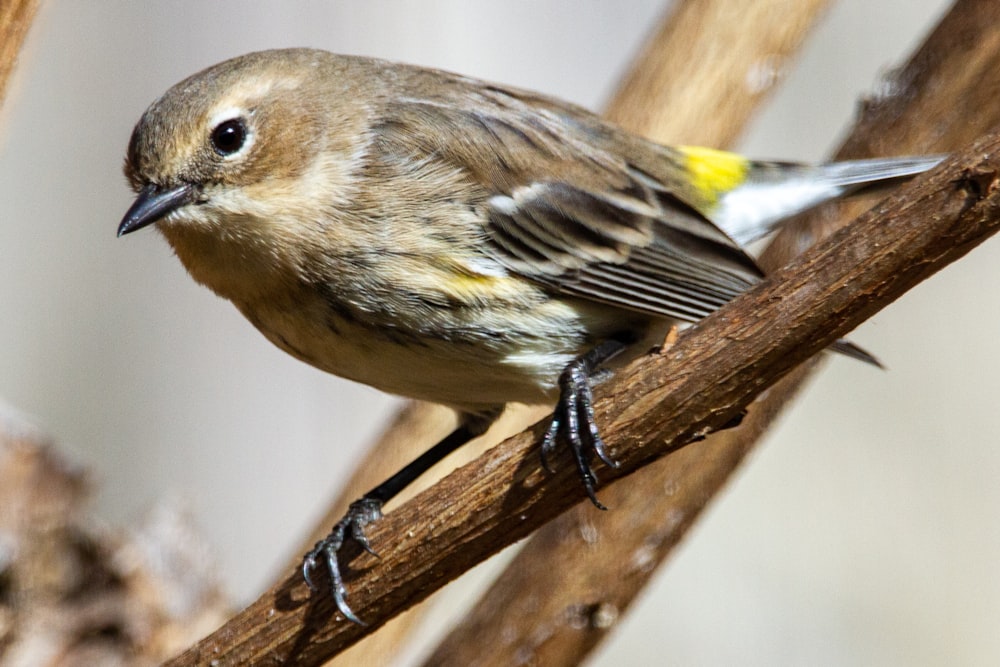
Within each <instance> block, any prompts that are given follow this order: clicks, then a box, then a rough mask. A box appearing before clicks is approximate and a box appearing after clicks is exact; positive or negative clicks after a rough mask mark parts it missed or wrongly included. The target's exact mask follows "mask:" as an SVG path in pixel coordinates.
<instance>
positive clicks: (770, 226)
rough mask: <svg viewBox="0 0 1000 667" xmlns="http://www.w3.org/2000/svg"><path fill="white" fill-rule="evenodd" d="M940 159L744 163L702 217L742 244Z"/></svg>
mask: <svg viewBox="0 0 1000 667" xmlns="http://www.w3.org/2000/svg"><path fill="white" fill-rule="evenodd" d="M943 157H944V156H941V155H926V156H914V157H892V158H873V159H868V160H847V161H844V162H830V163H828V164H821V165H799V164H789V163H787V162H750V163H749V169H748V170H747V174H746V177H745V178H744V179H743V180H742V182H741V183H740V184H739V185H737V186H736V187H734V188H732V189H731V190H729V191H727V192H725V193H724V194H722V195H721V196H720V197H719V199H718V202H717V203H716V204H715V206H713V209H712V210H711V211H707V212H706V215H707V216H708V217H709V219H710V220H712V222H714V223H715V224H716V225H718V226H719V227H721V228H722V229H723V231H725V232H726V233H727V234H729V236H730V237H732V238H733V240H734V241H736V242H737V243H739V244H740V245H746V244H747V243H750V242H751V241H754V240H756V239H758V238H760V237H762V236H765V235H766V234H768V233H769V232H771V231H773V230H774V229H775V228H776V227H777V226H778V225H779V224H780V223H781V222H782V221H783V220H785V219H787V218H790V217H791V216H793V215H795V214H797V213H801V212H802V211H805V210H807V209H810V208H812V207H814V206H817V205H818V204H821V203H823V202H825V201H828V200H830V199H836V198H837V197H842V196H844V195H846V194H849V193H852V192H856V191H858V190H860V189H863V188H868V187H870V186H872V185H875V186H878V185H882V184H888V183H891V182H892V181H895V180H898V179H901V178H906V177H909V176H914V175H916V174H919V173H921V172H924V171H927V170H928V169H930V168H931V167H933V166H935V165H936V164H938V163H939V162H940V161H941V160H942V159H943Z"/></svg>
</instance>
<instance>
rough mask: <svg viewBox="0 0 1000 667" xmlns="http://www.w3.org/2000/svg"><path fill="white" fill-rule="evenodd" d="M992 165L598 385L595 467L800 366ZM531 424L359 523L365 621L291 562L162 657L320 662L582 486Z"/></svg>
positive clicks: (714, 413) (975, 156) (920, 186)
mask: <svg viewBox="0 0 1000 667" xmlns="http://www.w3.org/2000/svg"><path fill="white" fill-rule="evenodd" d="M998 173H1000V139H998V138H997V137H996V136H990V137H987V138H986V139H984V140H982V141H979V142H977V143H976V144H975V145H974V146H972V147H971V148H970V149H969V150H968V151H966V152H965V153H964V154H961V155H958V156H956V157H953V158H950V159H949V160H947V161H946V163H945V164H943V165H942V166H941V167H938V168H937V169H935V170H934V171H933V172H932V173H930V174H929V175H926V176H924V177H922V178H920V179H917V180H915V181H914V182H912V183H910V184H909V185H907V186H905V187H904V188H901V189H900V190H899V191H898V192H897V193H896V194H894V195H893V196H892V197H890V198H889V199H887V200H886V201H885V202H884V203H882V204H881V205H879V206H878V207H877V208H875V209H873V210H872V211H871V212H869V213H867V214H865V215H863V216H862V217H861V218H859V219H858V220H857V221H855V222H854V223H853V224H852V225H850V226H849V227H848V228H846V229H844V230H841V231H840V232H838V233H837V234H835V235H834V236H833V237H831V238H830V239H827V240H826V241H824V242H822V243H820V244H819V245H817V246H816V247H814V248H812V249H811V250H809V251H808V252H806V253H805V254H804V255H803V256H802V257H800V258H799V259H797V260H796V261H794V262H793V263H791V264H789V265H788V266H787V267H785V268H783V269H781V270H779V271H778V272H776V273H775V274H774V276H772V277H771V278H769V279H768V280H766V281H765V282H764V283H762V284H761V285H758V286H757V287H755V288H754V289H752V290H750V291H749V292H747V293H746V294H744V295H741V296H740V297H739V298H737V299H736V300H734V301H733V302H732V303H730V304H727V305H726V306H725V307H724V308H722V309H721V310H719V311H718V312H716V313H714V314H713V315H711V316H710V317H708V318H706V320H705V321H704V322H703V323H701V324H700V325H698V326H696V327H693V328H692V329H690V330H688V331H685V332H684V333H682V334H681V335H680V337H679V339H678V341H677V343H676V345H674V346H672V347H671V348H670V349H668V350H666V351H665V352H663V353H662V354H653V355H647V356H645V357H643V358H641V359H638V360H636V361H635V362H634V363H632V364H630V365H629V366H628V367H626V368H625V369H623V370H622V371H621V372H620V373H619V374H618V375H617V376H616V377H615V378H614V379H612V380H610V381H608V382H607V383H606V384H604V385H601V387H599V388H598V391H597V392H596V393H597V402H596V405H595V412H596V418H597V421H598V423H600V424H602V426H603V434H604V436H605V438H606V440H607V442H608V444H609V446H610V449H611V453H612V455H613V456H614V457H615V458H616V459H617V460H619V461H620V462H621V467H620V468H619V469H618V470H608V469H606V468H604V467H599V469H598V473H599V474H600V475H601V477H602V478H606V479H618V478H621V477H624V476H626V475H628V474H630V473H632V472H634V471H636V470H637V469H639V468H640V467H641V466H643V465H645V464H648V463H649V462H651V461H653V460H655V459H657V458H659V457H661V456H663V455H665V454H667V453H669V452H671V451H674V450H676V449H678V448H679V447H681V446H683V445H685V444H686V443H690V442H694V441H697V440H699V439H700V438H702V437H703V436H704V435H705V434H707V433H709V432H711V431H713V430H715V429H718V428H720V427H722V426H724V425H725V424H727V423H730V422H731V421H732V420H733V419H734V418H735V417H736V416H737V415H739V414H740V412H741V411H742V410H743V409H744V408H745V406H746V405H747V404H749V402H750V401H752V400H753V398H754V397H755V396H756V395H757V394H758V393H759V392H761V391H763V390H764V389H766V388H767V387H769V386H771V385H772V384H773V383H774V382H776V381H777V380H778V379H780V378H781V377H782V376H784V375H785V374H787V373H788V372H789V371H790V370H792V369H793V368H794V367H795V366H796V365H797V364H799V363H801V362H802V361H804V360H806V359H807V358H809V357H810V356H812V355H814V354H816V353H817V352H819V351H821V350H823V349H824V348H825V347H827V346H828V345H829V344H830V343H831V342H832V341H833V340H834V339H835V338H837V337H839V336H842V335H844V334H845V333H847V332H848V331H850V330H851V329H853V328H854V327H856V326H857V325H858V324H860V323H861V322H862V321H864V320H865V319H866V318H867V317H869V316H871V315H872V314H874V313H875V312H877V311H878V310H879V309H881V308H882V307H884V306H886V305H888V304H889V303H891V302H892V301H893V300H894V299H896V298H898V297H899V296H900V295H901V294H902V293H903V292H905V291H906V290H907V289H909V288H910V287H913V286H914V285H916V284H917V283H919V282H920V281H922V280H924V279H925V278H927V277H928V276H930V275H931V274H933V273H934V272H936V271H938V270H940V269H941V268H943V267H944V266H946V265H947V264H948V263H950V262H952V261H954V260H955V259H958V258H959V257H961V256H962V255H964V254H965V253H966V252H968V251H969V250H970V249H971V248H972V247H974V246H975V245H976V244H978V243H980V242H982V241H983V240H984V239H985V238H986V237H987V236H989V235H990V234H992V233H993V232H995V231H996V229H997V227H998V226H1000V189H998V188H997V187H996V185H997V178H998ZM931 211H933V214H932V215H929V214H928V212H931ZM621 406H626V407H624V409H622V407H621ZM543 429H544V424H538V425H536V426H535V427H534V428H532V429H531V430H530V431H528V432H525V433H522V434H519V435H518V436H515V437H514V438H511V439H509V440H507V441H505V442H504V443H502V444H501V445H498V446H497V447H495V448H493V449H491V450H489V451H488V452H487V453H485V454H484V455H483V456H482V457H480V458H479V459H478V460H477V461H475V462H474V463H472V464H470V465H466V466H464V467H462V468H460V469H458V470H456V471H455V472H453V473H452V474H450V475H448V476H447V477H445V478H444V479H443V480H441V482H440V483H439V484H437V485H436V486H435V487H434V488H432V489H429V490H428V491H425V492H423V493H421V494H420V495H418V496H417V497H416V498H414V499H413V500H412V501H411V502H409V503H406V504H405V505H403V506H402V507H401V508H399V509H398V510H397V511H395V512H392V513H390V514H388V515H387V516H386V517H385V519H384V520H383V521H382V522H380V523H378V524H376V525H375V526H374V527H373V528H372V530H371V535H370V537H371V539H372V542H373V543H374V544H377V545H379V551H380V554H381V558H379V559H375V558H372V557H370V556H368V555H367V554H358V557H356V558H355V559H354V561H353V563H352V565H353V567H352V569H351V570H350V573H349V576H348V579H347V585H348V587H349V589H350V590H351V592H352V595H353V598H352V603H353V604H354V605H355V610H356V611H357V613H358V615H359V616H360V617H361V618H364V619H366V620H367V621H369V622H370V623H371V626H369V627H367V628H363V627H360V626H357V625H354V624H352V623H349V622H346V621H344V620H343V619H342V618H340V617H339V615H337V614H336V613H335V610H334V607H333V604H332V602H331V600H330V598H329V596H312V595H310V594H309V591H308V589H307V588H306V586H305V584H304V583H303V582H302V580H301V575H300V573H299V572H298V571H297V570H296V571H292V572H290V573H289V574H288V576H287V578H286V579H285V580H284V581H283V582H281V583H279V584H278V585H276V586H275V587H274V588H272V589H271V590H270V591H268V592H267V593H265V594H264V595H263V596H262V597H261V598H260V599H259V600H257V601H256V602H255V603H253V604H252V605H250V606H249V607H248V608H247V609H245V610H243V611H242V612H240V614H238V615H237V616H236V617H235V618H234V619H232V620H231V621H230V622H229V623H227V624H226V625H225V626H223V628H221V629H220V630H219V631H217V632H216V633H214V634H213V635H212V636H210V637H208V638H207V639H205V640H203V641H202V642H199V644H198V645H196V646H195V647H193V648H192V649H191V650H190V651H188V652H187V653H185V654H184V655H183V656H181V657H179V658H177V659H175V660H173V661H171V662H169V663H168V664H169V665H175V666H178V665H191V664H204V663H207V662H208V661H212V663H213V664H215V665H230V664H233V665H235V664H248V663H252V664H260V665H266V664H279V663H280V664H287V663H288V662H295V664H299V665H315V664H320V663H321V662H322V661H323V660H325V659H327V658H328V657H330V656H332V655H334V654H336V652H337V651H339V650H341V649H343V648H344V647H346V646H349V645H350V644H352V643H353V642H355V641H357V640H358V639H360V638H361V637H363V636H364V635H365V634H367V633H368V632H371V631H372V630H374V629H375V628H377V627H379V626H380V625H382V624H383V623H385V622H386V621H387V620H388V619H389V618H391V617H392V616H394V615H395V614H397V613H399V612H401V611H402V610H404V609H406V608H408V607H409V606H411V605H413V604H415V603H416V602H418V601H420V600H422V599H423V598H425V597H426V596H428V595H430V593H432V592H433V591H435V590H437V589H438V588H440V587H441V586H443V585H444V584H446V583H447V582H448V581H450V580H451V579H453V578H455V577H456V576H458V575H459V574H460V573H462V572H464V571H465V570H467V569H468V568H470V567H472V566H473V565H475V564H476V563H479V562H481V561H482V560H484V559H485V558H487V557H488V556H490V555H491V554H493V553H495V552H496V551H498V550H500V549H502V548H503V547H505V546H507V545H509V544H511V543H513V542H514V541H516V540H518V539H521V538H523V537H525V536H526V535H528V534H529V533H530V532H532V531H533V530H535V529H537V528H538V527H539V526H541V525H543V524H544V523H545V522H547V521H548V520H550V519H552V518H553V517H555V516H556V515H558V514H559V513H560V512H563V511H565V510H566V509H568V508H569V507H571V506H572V505H573V504H575V503H577V502H578V501H580V499H581V498H582V497H583V491H582V489H581V486H580V483H579V480H578V479H577V477H576V474H575V471H574V468H573V466H572V465H570V462H569V461H568V460H567V459H565V458H564V459H563V460H562V461H557V462H556V464H557V465H558V470H557V472H556V473H555V474H551V475H550V474H547V473H545V472H544V471H543V470H542V469H541V467H540V466H539V462H538V453H537V447H538V442H539V438H540V435H541V433H542V431H543ZM695 446H697V445H695Z"/></svg>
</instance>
